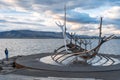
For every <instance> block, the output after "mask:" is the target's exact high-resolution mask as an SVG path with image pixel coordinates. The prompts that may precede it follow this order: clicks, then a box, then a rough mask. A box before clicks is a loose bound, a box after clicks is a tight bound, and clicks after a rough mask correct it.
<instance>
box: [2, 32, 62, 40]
mask: <svg viewBox="0 0 120 80" xmlns="http://www.w3.org/2000/svg"><path fill="white" fill-rule="evenodd" d="M0 38H62V33H61V32H47V31H31V30H12V31H4V32H0Z"/></svg>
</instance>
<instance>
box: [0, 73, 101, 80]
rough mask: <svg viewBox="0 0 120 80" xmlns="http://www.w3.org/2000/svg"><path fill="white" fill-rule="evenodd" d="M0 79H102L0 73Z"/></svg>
mask: <svg viewBox="0 0 120 80" xmlns="http://www.w3.org/2000/svg"><path fill="white" fill-rule="evenodd" d="M0 80H102V79H95V78H63V77H32V76H23V75H13V74H8V75H0Z"/></svg>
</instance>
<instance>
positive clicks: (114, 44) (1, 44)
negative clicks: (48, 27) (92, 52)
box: [0, 39, 120, 59]
mask: <svg viewBox="0 0 120 80" xmlns="http://www.w3.org/2000/svg"><path fill="white" fill-rule="evenodd" d="M97 41H98V40H97V39H92V40H91V42H92V43H93V44H92V45H91V46H92V48H94V47H95V46H97V44H98V42H97ZM63 44H64V41H63V39H0V59H2V58H5V53H4V50H5V48H8V50H9V57H12V56H17V55H31V54H39V53H51V52H53V51H54V50H55V49H57V48H58V47H60V46H62V45H63ZM82 46H83V47H84V45H82ZM87 47H88V48H89V45H87ZM89 49H90V48H89ZM99 52H100V53H103V54H114V55H120V39H113V40H110V41H108V42H106V43H104V44H103V45H102V46H101V48H100V51H99Z"/></svg>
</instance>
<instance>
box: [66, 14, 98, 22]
mask: <svg viewBox="0 0 120 80" xmlns="http://www.w3.org/2000/svg"><path fill="white" fill-rule="evenodd" d="M70 13H71V12H70ZM68 14H69V13H68ZM69 15H70V17H67V21H69V22H76V23H98V22H99V21H98V20H97V19H96V18H92V17H90V16H89V14H86V13H78V12H72V14H69Z"/></svg>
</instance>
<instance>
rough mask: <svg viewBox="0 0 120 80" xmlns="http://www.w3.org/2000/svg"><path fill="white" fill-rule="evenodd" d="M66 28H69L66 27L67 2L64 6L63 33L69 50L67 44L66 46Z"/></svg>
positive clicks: (65, 41)
mask: <svg viewBox="0 0 120 80" xmlns="http://www.w3.org/2000/svg"><path fill="white" fill-rule="evenodd" d="M66 30H67V28H66V4H65V6H64V34H63V36H64V44H65V50H66V51H67V52H68V50H67V46H66V45H67V36H66Z"/></svg>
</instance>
